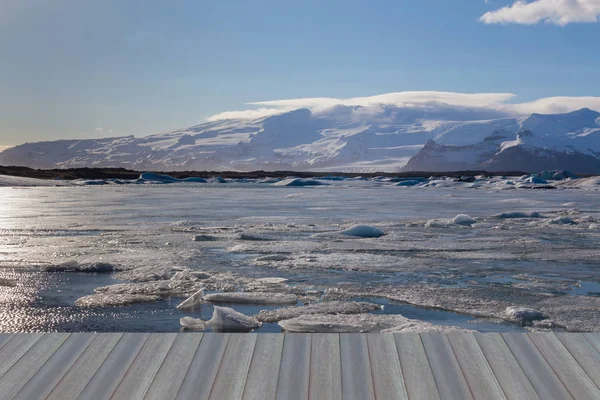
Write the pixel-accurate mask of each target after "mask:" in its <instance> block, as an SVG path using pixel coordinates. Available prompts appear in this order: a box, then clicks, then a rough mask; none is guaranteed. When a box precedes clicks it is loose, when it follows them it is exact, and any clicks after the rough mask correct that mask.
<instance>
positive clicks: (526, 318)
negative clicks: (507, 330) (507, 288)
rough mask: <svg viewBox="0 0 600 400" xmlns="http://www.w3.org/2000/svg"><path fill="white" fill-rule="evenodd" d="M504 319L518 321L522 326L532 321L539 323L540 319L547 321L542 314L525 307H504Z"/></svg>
mask: <svg viewBox="0 0 600 400" xmlns="http://www.w3.org/2000/svg"><path fill="white" fill-rule="evenodd" d="M504 315H505V316H506V318H508V319H510V320H512V321H518V322H520V323H522V324H527V323H531V322H532V321H539V320H542V319H548V317H547V316H546V315H544V313H542V312H541V311H538V310H534V309H533V308H526V307H506V310H505V311H504Z"/></svg>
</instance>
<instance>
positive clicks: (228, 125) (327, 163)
mask: <svg viewBox="0 0 600 400" xmlns="http://www.w3.org/2000/svg"><path fill="white" fill-rule="evenodd" d="M527 132H529V133H527ZM424 145H425V147H423V146H424ZM523 152H525V153H523ZM531 154H533V155H535V157H534V158H531ZM523 157H525V159H526V160H525V161H527V162H526V163H522V164H518V163H517V164H514V165H511V163H516V162H517V160H519V159H520V158H523ZM552 157H554V158H553V159H554V160H555V161H552V162H550V161H548V160H550V159H552ZM571 159H573V161H570V160H571ZM575 159H577V160H583V161H581V163H582V167H581V168H571V169H572V170H575V171H580V172H586V171H587V170H588V169H590V168H591V169H594V171H595V172H600V166H599V165H598V163H600V161H599V160H600V113H597V112H595V111H591V110H589V109H582V110H579V111H575V112H572V113H568V114H549V115H541V114H532V115H530V116H527V117H510V116H507V115H506V114H504V113H502V112H499V111H494V110H485V109H467V108H460V107H452V106H443V107H439V106H429V107H419V108H414V107H413V108H410V107H398V106H377V107H362V106H343V105H340V106H335V107H332V108H330V109H327V110H325V111H319V112H316V111H310V110H308V109H298V110H294V111H289V112H283V113H281V114H278V115H272V116H268V117H263V118H257V119H228V120H218V121H214V122H207V123H204V124H201V125H197V126H193V127H190V128H187V129H180V130H175V131H172V132H167V133H161V134H156V135H150V136H146V137H141V138H136V137H133V136H125V137H116V138H104V139H85V140H57V141H50V142H37V143H25V144H22V145H19V146H16V147H13V148H10V149H7V150H4V151H3V152H2V153H0V164H2V165H23V166H29V167H33V168H56V167H58V168H70V167H125V168H131V169H137V170H257V169H264V170H283V169H287V170H337V171H360V172H368V171H392V172H393V171H399V170H400V169H401V168H403V167H404V168H408V169H412V170H417V169H418V170H430V171H433V170H451V169H465V168H466V167H468V168H477V169H481V168H482V167H488V168H487V169H490V168H493V169H497V170H499V169H507V168H505V167H504V166H506V165H511V168H508V169H522V170H539V169H547V168H549V167H546V165H549V164H552V163H560V162H567V161H568V162H569V163H571V162H575ZM525 161H524V162H525ZM542 161H543V162H542ZM519 165H523V166H524V167H526V168H522V167H519ZM552 165H553V167H552V168H567V169H568V168H569V166H568V165H562V164H561V165H557V166H554V164H552ZM577 165H578V164H577ZM588 165H590V166H591V167H590V168H588ZM584 167H585V168H584ZM582 168H583V169H586V171H583V170H582Z"/></svg>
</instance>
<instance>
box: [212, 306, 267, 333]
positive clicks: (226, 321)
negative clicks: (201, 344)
mask: <svg viewBox="0 0 600 400" xmlns="http://www.w3.org/2000/svg"><path fill="white" fill-rule="evenodd" d="M206 325H207V326H210V328H211V329H212V330H214V331H216V332H248V331H251V330H253V329H256V328H258V327H260V326H261V325H262V323H261V322H259V321H258V320H257V319H256V318H253V317H249V316H247V315H244V314H242V313H240V312H237V311H235V310H234V309H233V308H229V307H219V306H214V310H213V316H212V318H211V319H210V320H209V321H208V322H207V323H206Z"/></svg>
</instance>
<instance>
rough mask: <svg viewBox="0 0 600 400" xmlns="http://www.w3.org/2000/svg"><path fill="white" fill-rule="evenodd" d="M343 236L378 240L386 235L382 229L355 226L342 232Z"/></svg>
mask: <svg viewBox="0 0 600 400" xmlns="http://www.w3.org/2000/svg"><path fill="white" fill-rule="evenodd" d="M341 234H342V235H346V236H356V237H361V238H377V237H380V236H383V235H385V233H384V232H383V231H382V230H381V229H379V228H376V227H374V226H370V225H355V226H353V227H352V228H349V229H346V230H344V231H342V232H341Z"/></svg>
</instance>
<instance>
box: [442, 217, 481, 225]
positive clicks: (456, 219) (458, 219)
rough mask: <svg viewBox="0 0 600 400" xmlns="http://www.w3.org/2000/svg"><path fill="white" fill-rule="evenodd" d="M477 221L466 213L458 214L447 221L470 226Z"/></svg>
mask: <svg viewBox="0 0 600 400" xmlns="http://www.w3.org/2000/svg"><path fill="white" fill-rule="evenodd" d="M476 222H477V221H476V220H474V219H473V218H471V217H469V216H468V215H467V214H458V215H457V216H456V217H454V218H452V219H451V220H449V221H448V223H449V224H454V225H462V226H471V225H473V224H474V223H476Z"/></svg>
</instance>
